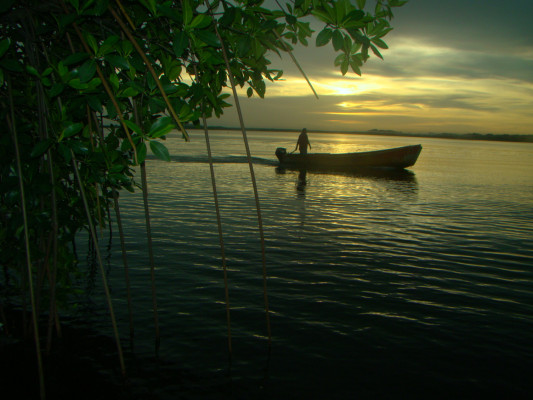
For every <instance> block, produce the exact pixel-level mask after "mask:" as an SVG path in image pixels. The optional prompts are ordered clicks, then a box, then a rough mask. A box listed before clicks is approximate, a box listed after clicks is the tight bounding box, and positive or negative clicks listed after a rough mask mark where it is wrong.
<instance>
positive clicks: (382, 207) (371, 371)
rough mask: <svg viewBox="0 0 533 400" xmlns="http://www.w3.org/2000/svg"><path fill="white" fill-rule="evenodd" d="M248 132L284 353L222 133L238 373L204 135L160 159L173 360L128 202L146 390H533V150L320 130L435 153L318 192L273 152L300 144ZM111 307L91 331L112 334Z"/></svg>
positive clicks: (333, 141)
mask: <svg viewBox="0 0 533 400" xmlns="http://www.w3.org/2000/svg"><path fill="white" fill-rule="evenodd" d="M248 134H249V142H250V147H251V151H252V155H253V156H254V160H255V162H254V170H255V174H256V178H257V185H258V191H259V198H260V204H261V210H262V218H263V225H264V233H265V244H266V260H267V265H266V266H267V278H268V279H267V285H268V300H269V305H270V322H271V328H272V346H271V351H270V353H269V349H268V342H267V339H266V336H267V329H266V322H265V312H264V301H263V280H262V262H261V247H260V240H259V231H258V228H257V214H256V209H255V201H254V196H253V190H252V185H251V180H250V173H249V167H248V164H246V162H245V156H244V155H245V152H244V151H245V150H244V145H243V142H242V136H241V133H240V132H236V131H214V132H211V136H210V139H211V145H212V151H213V157H214V159H215V175H216V183H217V189H218V196H219V202H220V212H221V217H222V229H223V233H224V244H225V253H226V257H227V266H228V280H229V299H230V306H231V333H232V345H233V357H232V363H231V367H230V366H229V363H228V350H227V325H226V312H225V297H224V281H223V272H222V262H221V251H220V246H219V237H218V230H217V223H216V214H215V208H214V201H213V194H212V187H211V180H210V172H209V165H208V164H207V162H206V147H205V141H204V137H203V132H201V131H192V132H191V138H192V141H191V142H189V143H185V142H183V141H182V139H181V138H180V137H179V136H178V135H177V134H176V135H171V136H170V137H169V138H168V139H167V141H166V144H167V146H168V147H169V149H170V151H171V154H172V161H171V162H168V163H166V162H162V161H159V160H156V159H154V158H150V159H149V160H148V161H147V172H148V181H149V202H150V207H151V208H150V212H151V217H152V234H153V245H154V253H155V264H156V284H157V302H158V308H159V324H160V331H161V349H160V361H159V363H156V362H154V361H153V355H154V323H153V315H152V313H151V309H152V298H151V287H150V270H149V261H148V252H147V246H146V236H145V229H144V213H143V203H142V196H141V194H140V193H135V194H129V193H123V194H121V200H120V201H121V203H120V204H121V212H122V216H123V219H124V228H125V233H126V247H127V255H128V262H129V267H130V279H131V281H132V289H133V307H134V324H135V348H134V354H135V357H136V360H137V361H136V363H137V367H136V368H137V369H139V368H140V369H141V370H142V373H137V374H136V375H135V374H133V377H132V380H131V381H132V387H133V390H134V391H136V392H137V393H145V394H146V396H145V397H146V398H162V399H176V398H190V399H200V398H201V399H213V398H232V399H233V398H235V399H257V398H265V399H354V398H361V399H364V398H372V399H374V398H385V397H387V398H391V397H394V398H439V397H440V398H478V397H482V396H485V397H487V396H491V397H492V396H494V395H506V396H511V397H514V398H516V397H521V396H523V397H525V396H526V394H527V393H531V391H532V390H533V384H532V383H531V380H530V377H531V372H533V340H532V339H533V168H532V163H533V144H530V143H527V144H523V143H521V144H518V143H503V142H488V141H462V140H448V139H433V138H431V139H430V138H410V137H388V136H370V135H347V134H316V133H313V132H311V133H310V140H311V144H312V146H313V149H312V151H316V152H349V151H364V150H374V149H384V148H390V147H396V146H403V145H409V144H417V143H420V144H422V146H423V150H422V153H421V155H420V157H419V160H418V162H417V163H416V165H415V166H413V167H411V168H410V169H409V171H410V172H406V173H404V174H396V175H391V176H368V175H363V176H361V175H356V174H325V173H312V172H308V173H307V176H306V182H305V183H306V184H305V185H303V184H301V182H300V183H299V180H298V171H291V170H287V171H280V170H279V169H277V168H276V162H275V156H274V151H275V149H276V147H280V146H281V147H286V148H287V149H288V150H289V151H291V150H292V149H293V148H294V145H295V143H296V138H297V133H287V132H249V133H248ZM113 235H114V236H113V247H112V250H111V253H110V256H109V258H108V263H109V264H108V266H109V280H110V285H111V288H112V295H113V299H114V306H115V311H116V312H117V315H118V319H119V324H120V330H121V335H122V339H123V344H124V347H125V348H126V349H129V345H128V340H127V338H128V317H127V308H126V302H125V298H126V295H125V287H124V279H123V277H124V271H123V268H122V266H121V265H122V264H121V255H120V246H119V240H118V234H117V230H116V227H115V228H114V232H113ZM99 283H100V281H99V280H95V285H96V287H95V289H94V291H93V292H92V293H93V294H92V296H93V298H94V301H95V302H97V301H98V302H100V300H98V298H99V296H100V295H99ZM99 304H102V306H100V305H98V306H95V307H94V308H93V309H92V311H91V312H92V314H91V318H92V319H94V320H95V321H96V326H97V327H98V328H99V329H100V330H101V331H102V332H103V333H109V332H110V324H109V322H108V321H109V319H108V318H107V312H106V309H105V306H104V304H105V303H104V302H101V303H99ZM130 352H131V351H130V350H127V353H130ZM117 364H118V361H117ZM148 395H149V396H148ZM150 396H152V397H150ZM180 396H181V397H180Z"/></svg>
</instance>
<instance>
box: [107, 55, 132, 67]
mask: <svg viewBox="0 0 533 400" xmlns="http://www.w3.org/2000/svg"><path fill="white" fill-rule="evenodd" d="M104 58H105V60H106V61H107V62H109V63H110V64H111V65H112V66H113V67H115V68H119V69H129V68H130V65H129V63H128V60H126V59H125V58H124V57H122V56H119V55H118V54H108V55H106V56H105V57H104Z"/></svg>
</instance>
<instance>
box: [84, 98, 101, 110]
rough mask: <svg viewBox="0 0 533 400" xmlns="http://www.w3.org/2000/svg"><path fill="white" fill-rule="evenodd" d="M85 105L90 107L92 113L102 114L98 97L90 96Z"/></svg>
mask: <svg viewBox="0 0 533 400" xmlns="http://www.w3.org/2000/svg"><path fill="white" fill-rule="evenodd" d="M87 103H88V104H89V107H91V108H92V109H93V110H94V111H98V112H100V113H101V112H102V111H103V108H102V102H101V101H100V99H99V98H98V96H90V97H88V98H87Z"/></svg>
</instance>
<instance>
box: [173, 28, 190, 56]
mask: <svg viewBox="0 0 533 400" xmlns="http://www.w3.org/2000/svg"><path fill="white" fill-rule="evenodd" d="M188 45H189V38H188V37H187V34H186V33H185V32H183V31H179V32H177V33H176V34H175V35H174V40H173V41H172V49H173V50H174V54H175V55H176V57H178V58H180V57H181V56H182V55H183V51H184V50H185V49H186V48H187V47H188Z"/></svg>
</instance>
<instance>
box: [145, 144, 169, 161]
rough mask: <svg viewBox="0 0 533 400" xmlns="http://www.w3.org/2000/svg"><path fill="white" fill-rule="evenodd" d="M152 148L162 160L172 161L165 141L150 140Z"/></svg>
mask: <svg viewBox="0 0 533 400" xmlns="http://www.w3.org/2000/svg"><path fill="white" fill-rule="evenodd" d="M150 150H152V153H154V155H155V156H156V157H157V158H159V159H160V160H163V161H170V154H169V153H168V149H167V148H166V147H165V145H164V144H163V143H161V142H158V141H157V140H150Z"/></svg>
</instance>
